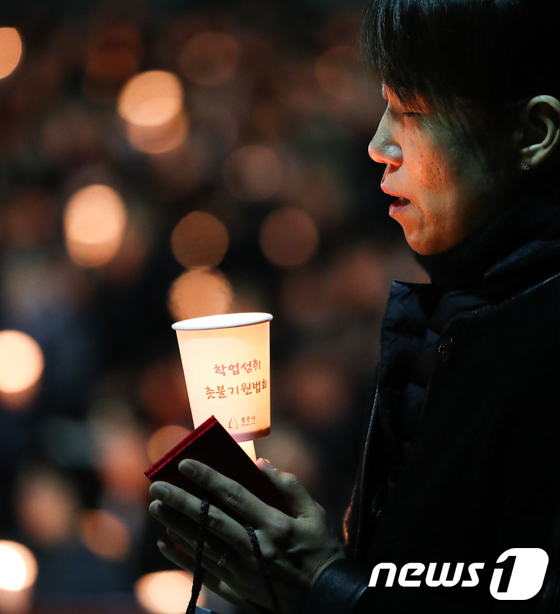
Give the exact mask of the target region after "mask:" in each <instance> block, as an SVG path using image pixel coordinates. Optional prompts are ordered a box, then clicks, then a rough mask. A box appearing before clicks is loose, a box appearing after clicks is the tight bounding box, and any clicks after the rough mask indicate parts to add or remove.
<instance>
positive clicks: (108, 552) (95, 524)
mask: <svg viewBox="0 0 560 614" xmlns="http://www.w3.org/2000/svg"><path fill="white" fill-rule="evenodd" d="M80 535H81V538H82V541H83V543H84V544H85V546H86V547H87V548H88V549H89V550H91V552H93V553H94V554H96V555H97V556H98V557H99V558H102V559H106V560H109V561H118V560H122V559H124V558H125V557H126V555H127V554H128V553H129V551H130V546H131V537H130V533H129V531H128V529H127V528H126V526H125V524H124V523H123V522H122V520H120V519H119V518H118V517H117V516H115V514H112V513H110V512H107V511H105V510H89V511H87V512H85V513H84V515H83V518H82V522H81V527H80Z"/></svg>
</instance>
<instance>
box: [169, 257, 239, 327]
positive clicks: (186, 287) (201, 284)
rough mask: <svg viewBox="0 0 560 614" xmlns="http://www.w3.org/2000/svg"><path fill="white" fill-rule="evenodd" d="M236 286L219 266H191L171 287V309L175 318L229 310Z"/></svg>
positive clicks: (187, 317)
mask: <svg viewBox="0 0 560 614" xmlns="http://www.w3.org/2000/svg"><path fill="white" fill-rule="evenodd" d="M232 300H233V290H232V287H231V284H230V283H229V281H228V279H227V277H226V276H225V275H224V274H223V273H222V272H221V271H218V270H215V269H214V270H204V269H196V268H195V269H192V270H190V271H186V272H185V273H183V274H182V275H181V276H180V277H178V278H177V279H176V280H175V281H174V282H173V285H172V286H171V288H170V290H169V311H170V313H171V315H172V317H173V318H174V319H175V321H178V320H188V319H189V318H199V317H202V316H212V315H217V314H220V313H228V312H229V309H230V307H231V303H232Z"/></svg>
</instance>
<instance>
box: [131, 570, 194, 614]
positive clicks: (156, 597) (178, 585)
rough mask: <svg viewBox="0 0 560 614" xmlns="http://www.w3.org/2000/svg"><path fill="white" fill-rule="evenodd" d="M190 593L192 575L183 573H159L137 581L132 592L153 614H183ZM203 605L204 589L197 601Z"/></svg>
mask: <svg viewBox="0 0 560 614" xmlns="http://www.w3.org/2000/svg"><path fill="white" fill-rule="evenodd" d="M191 591H192V575H191V574H188V573H187V572H185V571H159V572H155V573H150V574H147V575H145V576H143V577H142V578H140V580H138V582H137V583H136V585H135V587H134V592H135V594H136V598H137V599H138V601H139V603H140V604H141V605H142V606H143V607H144V608H145V609H146V610H148V612H153V613H154V614H183V613H184V611H185V609H186V606H187V603H188V600H189V597H190V594H191ZM198 603H199V605H201V606H203V605H204V588H203V589H202V591H201V593H200V596H199V599H198Z"/></svg>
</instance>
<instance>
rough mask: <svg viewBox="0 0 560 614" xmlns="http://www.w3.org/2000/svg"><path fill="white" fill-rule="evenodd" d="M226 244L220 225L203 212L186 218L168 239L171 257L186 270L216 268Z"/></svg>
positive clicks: (227, 240) (226, 246)
mask: <svg viewBox="0 0 560 614" xmlns="http://www.w3.org/2000/svg"><path fill="white" fill-rule="evenodd" d="M228 243H229V238H228V231H227V229H226V227H225V225H224V223H223V222H221V221H220V220H219V219H218V218H217V217H216V216H214V215H212V214H211V213H206V212H204V211H192V212H191V213H189V214H188V215H186V216H185V217H184V218H183V219H182V220H181V221H180V222H179V223H178V224H177V226H175V229H174V230H173V233H172V235H171V248H172V250H173V254H174V256H175V258H177V260H178V261H179V262H180V263H181V264H182V265H183V266H184V267H186V268H189V267H192V266H217V265H218V264H220V262H221V261H222V259H223V257H224V256H225V254H226V251H227V248H228Z"/></svg>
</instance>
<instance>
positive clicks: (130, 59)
mask: <svg viewBox="0 0 560 614" xmlns="http://www.w3.org/2000/svg"><path fill="white" fill-rule="evenodd" d="M141 49H142V44H141V41H140V36H139V33H138V32H137V31H136V30H135V29H134V28H132V27H130V26H126V25H120V26H112V27H109V28H107V29H106V30H103V31H102V32H100V33H99V35H98V36H97V37H96V40H94V41H93V43H92V44H91V45H90V48H89V49H88V53H87V58H86V61H85V67H84V91H85V93H86V95H87V96H88V98H90V99H92V100H94V101H98V102H112V101H113V100H114V97H115V96H116V94H117V93H118V90H119V89H120V88H121V87H122V85H123V84H124V83H125V82H126V81H128V80H129V79H130V78H132V76H133V75H135V74H136V73H137V72H138V67H139V63H140V52H141Z"/></svg>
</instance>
